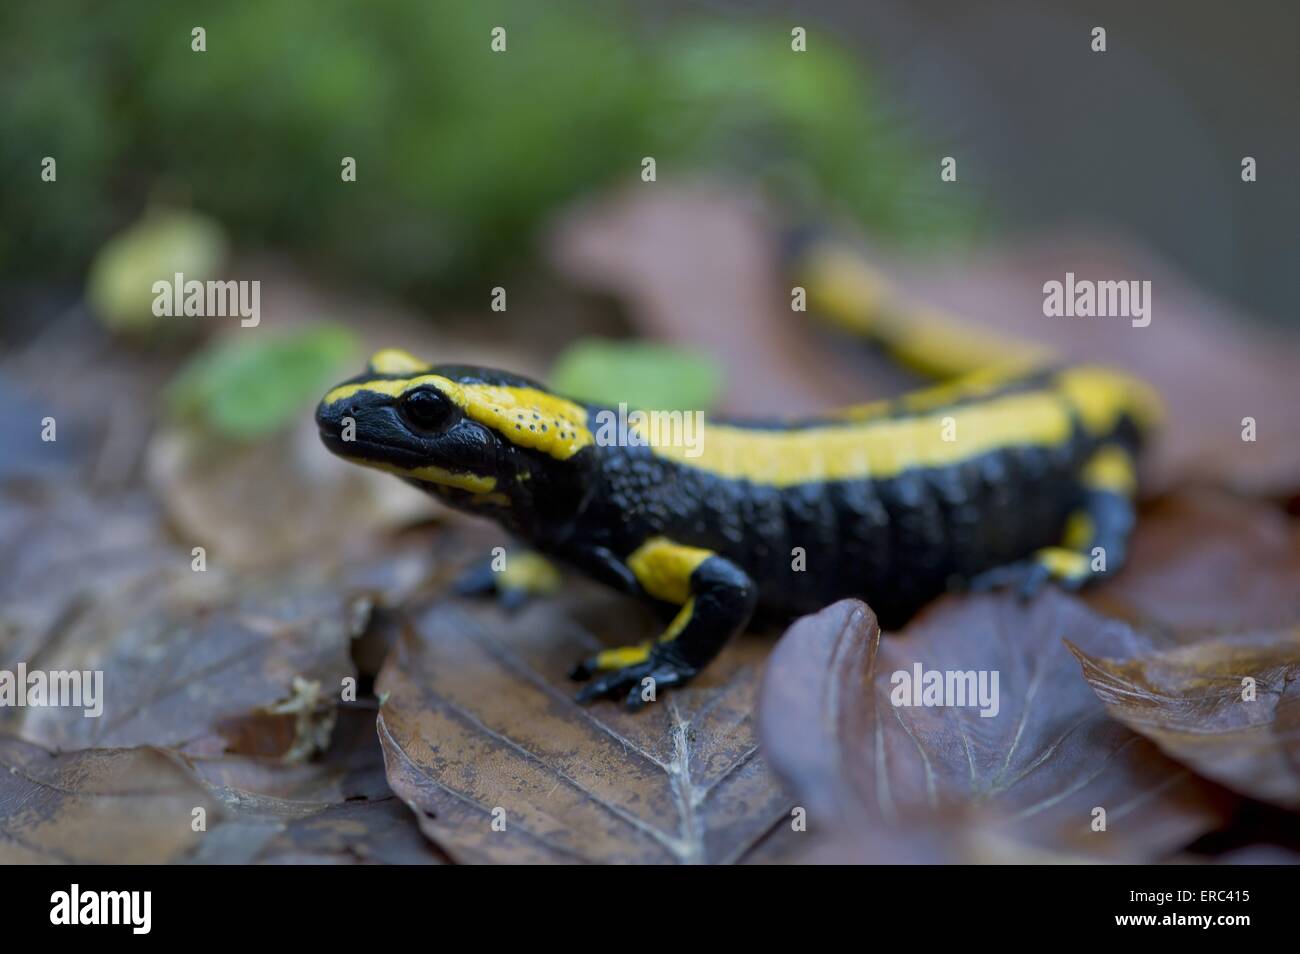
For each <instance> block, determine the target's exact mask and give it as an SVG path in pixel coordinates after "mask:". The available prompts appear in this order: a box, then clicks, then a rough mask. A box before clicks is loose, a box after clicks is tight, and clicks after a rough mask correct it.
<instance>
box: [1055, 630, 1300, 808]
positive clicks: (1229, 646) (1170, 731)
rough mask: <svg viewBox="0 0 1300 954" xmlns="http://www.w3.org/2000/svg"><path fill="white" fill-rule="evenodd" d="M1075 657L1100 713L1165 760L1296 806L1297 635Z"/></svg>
mask: <svg viewBox="0 0 1300 954" xmlns="http://www.w3.org/2000/svg"><path fill="white" fill-rule="evenodd" d="M1071 649H1072V651H1073V652H1074V654H1075V656H1077V657H1078V659H1079V662H1080V663H1081V664H1082V665H1083V675H1084V677H1085V678H1086V679H1087V680H1088V684H1089V685H1090V686H1092V688H1093V689H1094V690H1095V691H1096V693H1097V695H1098V697H1100V699H1101V701H1102V702H1104V703H1105V704H1106V711H1107V712H1109V713H1110V714H1111V715H1112V716H1114V717H1115V718H1116V719H1119V720H1120V721H1121V722H1123V723H1124V724H1125V725H1127V726H1128V727H1129V728H1131V729H1133V731H1135V732H1138V733H1141V734H1142V735H1143V736H1145V737H1146V738H1148V739H1150V740H1151V741H1153V742H1154V743H1156V744H1157V745H1158V746H1160V748H1161V749H1162V750H1163V751H1164V752H1165V753H1166V754H1167V755H1169V756H1170V757H1171V758H1174V759H1177V760H1178V761H1179V762H1181V763H1183V764H1184V765H1187V766H1189V767H1191V768H1192V769H1194V770H1195V771H1197V772H1198V773H1199V774H1201V775H1204V776H1205V777H1207V778H1212V779H1214V780H1215V781H1217V782H1221V783H1222V784H1224V785H1226V786H1228V787H1229V788H1232V789H1234V790H1236V791H1238V792H1241V793H1242V794H1244V795H1249V796H1251V797H1253V798H1258V799H1260V800H1262V801H1266V802H1270V803H1272V804H1275V805H1281V806H1282V807H1284V808H1291V809H1296V808H1300V629H1297V628H1290V629H1287V630H1283V631H1274V632H1262V633H1248V634H1240V635H1236V636H1228V637H1220V638H1217V639H1207V640H1203V641H1201V642H1197V643H1195V644H1193V645H1189V646H1181V647H1178V648H1176V649H1169V650H1164V651H1158V652H1147V653H1144V654H1142V655H1127V656H1121V657H1110V656H1106V657H1103V656H1097V655H1091V654H1089V653H1086V652H1084V651H1083V650H1081V649H1078V648H1077V647H1073V646H1072V647H1071Z"/></svg>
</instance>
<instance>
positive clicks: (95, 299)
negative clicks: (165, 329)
mask: <svg viewBox="0 0 1300 954" xmlns="http://www.w3.org/2000/svg"><path fill="white" fill-rule="evenodd" d="M225 255H226V239H225V236H224V235H223V234H222V232H221V227H220V226H219V225H217V224H216V223H215V222H213V221H212V220H211V219H209V218H206V217H205V216H202V215H198V214H196V213H194V212H183V211H174V210H171V209H158V210H151V212H150V213H149V214H148V215H146V216H145V218H144V219H142V220H141V221H140V222H137V223H136V224H135V225H132V226H131V227H130V228H128V229H126V230H125V231H123V232H120V233H118V234H117V235H115V236H113V237H112V238H111V239H109V240H108V242H106V243H105V244H104V247H103V248H101V249H100V250H99V252H98V253H97V254H96V255H95V258H94V260H93V261H92V262H91V265H90V276H89V278H88V279H87V281H86V300H87V302H88V303H89V304H90V307H91V309H92V310H93V311H94V313H95V315H96V316H97V317H98V318H99V319H100V320H101V321H102V322H104V324H105V325H107V326H108V327H109V328H110V329H112V330H113V331H120V332H128V333H143V332H147V331H154V330H155V329H157V328H159V327H160V326H161V325H163V324H164V323H169V324H170V325H171V327H173V328H176V329H180V328H181V327H182V326H181V325H179V324H178V323H176V322H174V321H171V320H170V319H167V318H160V317H158V316H156V315H155V314H154V313H153V303H154V298H155V295H154V291H153V287H154V283H155V282H157V281H159V280H162V281H166V282H172V281H173V280H174V277H175V275H176V274H177V273H180V274H182V275H184V276H185V278H186V280H190V279H194V280H197V281H207V280H209V279H214V278H217V277H218V274H219V271H220V269H221V265H222V263H223V261H224V259H225ZM186 327H187V328H188V330H191V331H192V330H193V329H194V328H195V327H196V326H195V323H194V322H189V323H188V324H187V326H186Z"/></svg>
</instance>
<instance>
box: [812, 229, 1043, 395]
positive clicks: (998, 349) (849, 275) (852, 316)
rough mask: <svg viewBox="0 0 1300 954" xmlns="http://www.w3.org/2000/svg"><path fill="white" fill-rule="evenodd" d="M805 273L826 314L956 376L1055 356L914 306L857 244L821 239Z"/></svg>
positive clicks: (910, 361) (899, 354) (913, 361)
mask: <svg viewBox="0 0 1300 954" xmlns="http://www.w3.org/2000/svg"><path fill="white" fill-rule="evenodd" d="M802 271H803V272H804V274H805V276H806V279H805V280H806V283H807V285H808V292H809V299H810V302H811V304H812V306H813V309H814V311H815V312H817V313H818V314H820V315H822V316H824V317H825V318H827V319H829V320H830V321H832V322H833V323H835V324H836V325H838V326H840V327H841V328H843V329H845V330H847V331H850V332H852V333H853V334H856V335H861V336H864V337H866V338H870V339H873V340H876V341H879V342H880V343H881V345H882V346H883V347H884V348H885V350H886V351H888V352H889V354H890V355H891V356H892V357H893V358H894V359H895V360H897V361H898V362H899V363H900V364H903V365H904V366H906V367H908V368H910V369H912V370H914V371H918V372H920V373H922V374H926V375H930V376H932V377H937V378H952V377H957V376H959V375H963V374H967V373H969V372H972V371H977V370H979V369H983V368H1003V369H1007V370H1019V371H1025V370H1027V369H1030V368H1033V367H1041V366H1043V365H1044V364H1047V363H1049V362H1051V361H1053V360H1054V355H1053V353H1052V352H1051V351H1050V350H1049V349H1047V348H1043V347H1041V346H1038V345H1030V344H1025V343H1024V342H1021V341H1014V340H1010V339H1008V338H1004V337H999V336H997V335H995V334H993V333H991V332H990V331H988V330H987V329H980V328H977V327H971V326H970V325H969V324H967V323H965V322H962V321H959V320H957V319H956V318H953V317H951V316H949V315H947V314H944V313H943V312H941V311H939V310H937V309H934V308H930V307H920V306H916V305H913V304H911V303H910V302H908V301H907V299H906V298H905V297H904V296H903V295H901V294H900V293H899V292H898V290H897V289H896V288H895V286H894V285H893V283H892V282H891V281H890V280H889V279H888V278H887V277H886V276H885V275H884V274H883V273H882V272H880V271H879V270H878V269H876V268H873V267H872V266H871V265H870V264H868V263H867V262H866V261H864V260H863V258H862V257H861V255H860V254H859V253H858V252H857V251H856V250H854V249H851V248H849V247H846V246H842V245H837V244H832V243H821V244H819V245H818V246H816V247H815V248H814V249H813V250H812V251H811V252H810V253H809V254H808V256H807V258H806V260H805V261H804V263H803V268H802Z"/></svg>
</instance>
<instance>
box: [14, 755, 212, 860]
mask: <svg viewBox="0 0 1300 954" xmlns="http://www.w3.org/2000/svg"><path fill="white" fill-rule="evenodd" d="M196 808H202V809H203V810H204V813H205V814H206V816H207V824H208V826H209V828H211V827H212V826H213V825H214V824H217V823H218V822H219V821H220V820H221V818H222V817H223V809H222V806H221V803H220V801H218V800H217V799H216V798H215V797H214V796H213V795H212V793H211V792H209V791H208V790H207V789H206V788H205V787H204V786H203V785H202V784H201V783H200V782H199V780H198V779H197V778H196V777H195V776H194V773H193V772H192V771H190V769H189V767H188V766H187V765H186V764H185V761H184V759H182V758H181V757H180V756H178V755H176V754H174V753H171V752H168V751H165V750H163V749H157V748H135V749H95V750H91V751H84V752H63V753H55V752H49V751H47V750H45V749H43V748H41V747H40V746H36V745H32V744H30V743H28V742H23V741H22V740H20V739H15V738H11V737H8V736H0V862H2V863H4V864H31V863H35V862H64V863H78V864H162V863H165V862H172V861H180V860H184V859H185V858H187V857H189V856H190V855H191V854H192V853H193V852H194V851H195V850H196V849H197V848H198V846H199V845H200V844H201V843H202V840H203V838H204V837H205V834H206V833H203V832H196V831H194V830H193V827H192V822H193V819H194V809H196Z"/></svg>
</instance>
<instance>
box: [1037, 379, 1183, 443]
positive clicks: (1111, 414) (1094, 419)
mask: <svg viewBox="0 0 1300 954" xmlns="http://www.w3.org/2000/svg"><path fill="white" fill-rule="evenodd" d="M1056 381H1057V386H1058V387H1059V388H1060V389H1061V391H1062V393H1063V394H1065V396H1066V398H1067V399H1068V400H1069V402H1070V404H1071V405H1073V406H1074V408H1075V410H1076V411H1077V412H1078V414H1079V417H1080V418H1081V419H1082V421H1083V426H1084V427H1085V428H1087V430H1088V433H1089V434H1091V435H1093V436H1094V437H1105V436H1107V435H1108V434H1110V433H1112V432H1113V431H1114V430H1115V427H1116V425H1117V424H1118V423H1119V419H1120V418H1121V417H1122V416H1124V415H1128V416H1129V417H1131V418H1132V419H1133V422H1134V423H1135V424H1137V426H1138V427H1139V428H1141V429H1143V430H1150V429H1151V428H1154V427H1155V426H1156V425H1157V424H1159V423H1160V420H1161V418H1162V417H1163V416H1164V409H1163V407H1162V405H1161V401H1160V397H1159V395H1157V394H1156V392H1155V390H1154V389H1153V388H1151V387H1150V386H1148V385H1146V384H1144V383H1143V382H1141V381H1139V380H1137V379H1136V378H1134V377H1132V376H1131V375H1128V374H1124V373H1123V372H1122V371H1114V370H1112V369H1110V368H1101V367H1095V366H1091V365H1085V366H1082V367H1078V368H1068V369H1067V370H1065V371H1062V372H1061V373H1060V374H1059V375H1057V378H1056Z"/></svg>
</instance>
